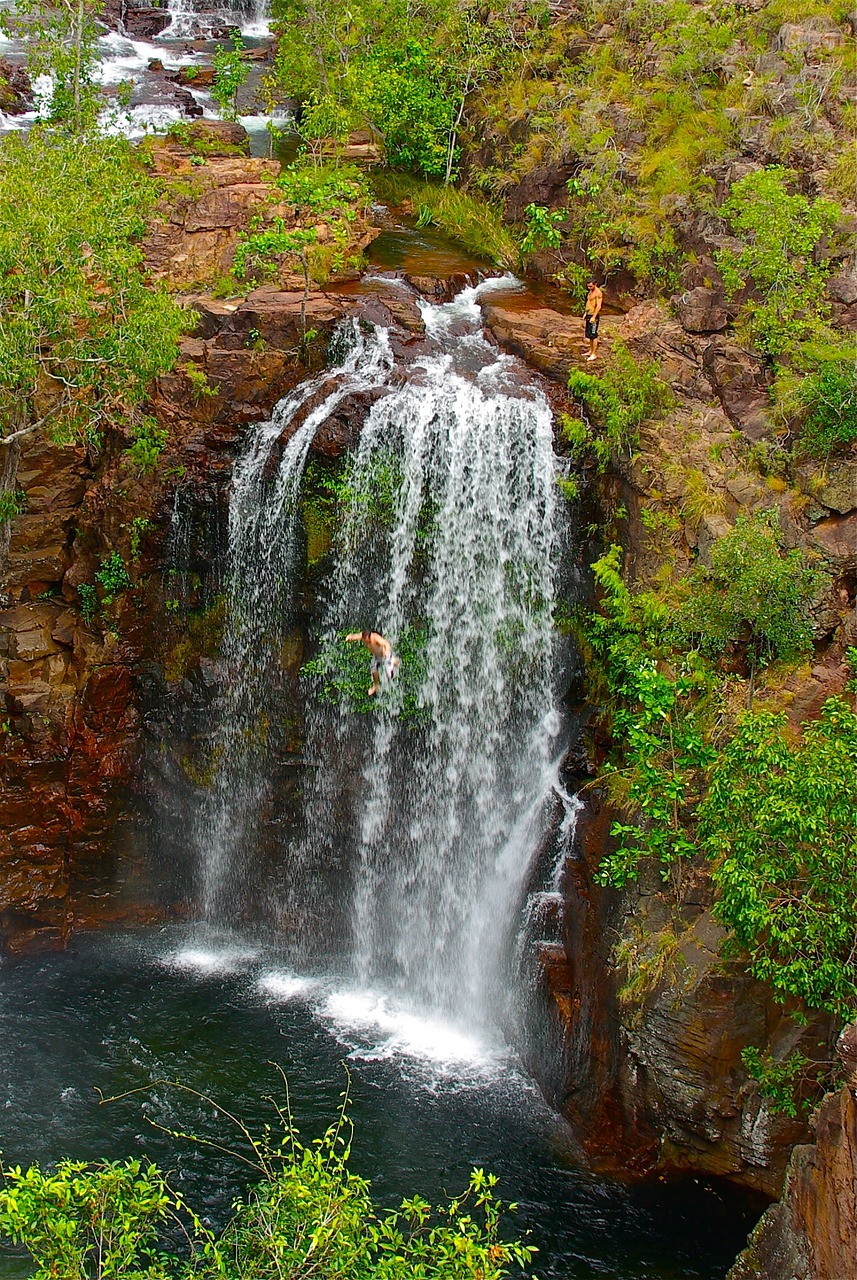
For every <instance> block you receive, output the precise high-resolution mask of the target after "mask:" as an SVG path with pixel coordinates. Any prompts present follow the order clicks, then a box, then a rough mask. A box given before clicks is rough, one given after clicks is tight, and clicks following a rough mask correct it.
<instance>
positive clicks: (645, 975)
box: [611, 925, 686, 1021]
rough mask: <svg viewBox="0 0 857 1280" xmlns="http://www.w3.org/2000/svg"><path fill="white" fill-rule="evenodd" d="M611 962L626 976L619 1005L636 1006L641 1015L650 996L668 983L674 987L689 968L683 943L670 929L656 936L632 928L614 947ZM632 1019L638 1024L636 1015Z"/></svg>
mask: <svg viewBox="0 0 857 1280" xmlns="http://www.w3.org/2000/svg"><path fill="white" fill-rule="evenodd" d="M611 959H612V961H613V963H614V965H615V966H616V968H617V969H619V970H623V971H624V973H625V981H624V982H623V983H622V985H621V987H620V988H619V990H618V991H617V993H616V994H617V997H618V1000H619V1003H620V1005H622V1006H624V1007H625V1008H630V1009H633V1008H634V1007H635V1006H636V1008H637V1010H638V1013H639V1012H641V1011H642V1005H643V1004H644V1003H645V1001H646V1000H647V999H648V997H649V996H651V995H652V994H653V993H654V992H655V991H657V990H658V988H659V987H661V986H662V985H663V984H664V983H667V982H669V983H674V982H675V981H676V979H677V978H678V976H679V972H680V971H681V970H682V969H683V968H685V966H686V961H685V959H684V956H683V955H682V953H681V944H680V942H679V939H678V938H677V937H676V934H675V931H674V929H673V928H672V927H671V926H669V925H668V926H667V927H666V928H665V929H662V930H661V931H660V932H659V933H656V934H654V935H652V934H650V933H647V932H646V931H645V930H643V929H640V928H636V929H635V928H632V929H631V931H630V933H627V934H625V935H624V936H623V937H621V938H620V939H619V941H618V942H617V943H616V945H615V946H614V947H613V950H612V953H611ZM626 1016H627V1015H626ZM631 1019H632V1021H636V1018H635V1017H634V1015H633V1014H631Z"/></svg>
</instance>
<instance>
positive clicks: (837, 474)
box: [813, 462, 857, 516]
mask: <svg viewBox="0 0 857 1280" xmlns="http://www.w3.org/2000/svg"><path fill="white" fill-rule="evenodd" d="M813 496H814V497H815V499H816V501H818V502H820V503H821V504H822V506H824V507H827V508H828V509H829V510H830V511H835V512H837V514H838V515H841V516H846V515H848V512H849V511H853V510H854V509H855V508H857V463H855V462H843V463H841V465H839V466H831V467H828V468H827V471H826V474H825V477H824V486H823V488H820V489H818V490H817V491H816V492H815V494H814V495H813Z"/></svg>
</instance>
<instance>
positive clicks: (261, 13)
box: [163, 0, 268, 40]
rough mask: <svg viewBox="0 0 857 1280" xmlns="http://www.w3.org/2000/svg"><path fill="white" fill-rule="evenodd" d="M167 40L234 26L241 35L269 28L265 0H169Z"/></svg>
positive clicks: (205, 37)
mask: <svg viewBox="0 0 857 1280" xmlns="http://www.w3.org/2000/svg"><path fill="white" fill-rule="evenodd" d="M168 11H169V14H170V25H169V27H167V29H166V31H164V32H163V35H164V37H165V38H166V39H168V40H186V39H199V38H203V39H207V38H209V37H210V36H211V35H212V33H213V32H215V33H220V32H222V31H224V30H231V29H232V28H237V29H238V30H239V31H241V33H242V35H265V34H267V32H268V0H234V2H232V3H231V2H230V0H223V2H222V3H221V2H220V0H169V4H168Z"/></svg>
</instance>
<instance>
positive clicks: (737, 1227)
mask: <svg viewBox="0 0 857 1280" xmlns="http://www.w3.org/2000/svg"><path fill="white" fill-rule="evenodd" d="M0 981H2V987H0V992H2V994H0V1150H2V1153H3V1156H4V1159H5V1160H7V1161H13V1162H16V1163H18V1162H20V1163H26V1162H28V1161H32V1160H41V1161H50V1160H56V1159H58V1158H59V1157H62V1156H71V1157H77V1158H98V1157H120V1156H125V1155H130V1154H134V1153H141V1152H145V1153H146V1154H148V1155H149V1156H151V1157H152V1158H154V1159H155V1160H157V1161H158V1162H160V1163H161V1164H162V1166H163V1167H165V1168H168V1169H171V1170H173V1171H174V1177H173V1181H174V1184H175V1185H176V1186H177V1187H178V1188H180V1189H181V1190H182V1191H183V1193H184V1194H185V1196H186V1197H187V1198H188V1199H189V1200H190V1201H191V1203H193V1204H194V1205H195V1207H196V1208H197V1209H198V1210H200V1211H201V1212H203V1213H204V1214H205V1215H206V1216H208V1217H209V1218H211V1219H212V1220H214V1221H217V1220H222V1219H223V1217H224V1215H225V1214H226V1212H227V1211H228V1206H229V1203H230V1201H231V1199H232V1197H233V1196H234V1194H235V1193H236V1192H237V1191H238V1190H239V1189H240V1188H241V1186H242V1175H241V1173H240V1167H239V1166H238V1165H237V1164H236V1163H235V1162H234V1161H230V1160H229V1159H227V1158H225V1157H223V1158H221V1157H219V1156H217V1155H215V1154H213V1153H212V1152H210V1151H205V1150H203V1149H200V1148H199V1147H195V1146H193V1145H191V1144H186V1143H181V1142H177V1141H175V1140H173V1139H171V1138H169V1137H167V1136H165V1135H164V1134H162V1133H160V1132H158V1130H156V1129H154V1128H153V1127H152V1126H151V1125H150V1124H149V1123H147V1117H148V1118H149V1119H151V1120H154V1121H156V1122H158V1123H161V1124H165V1125H167V1126H170V1127H174V1128H175V1127H185V1128H191V1129H193V1130H194V1131H196V1132H197V1133H201V1134H208V1135H210V1136H212V1137H215V1138H217V1139H218V1140H220V1141H224V1142H226V1143H227V1144H229V1143H230V1142H231V1141H232V1139H233V1135H232V1133H231V1132H230V1130H229V1128H228V1125H226V1123H225V1121H223V1120H222V1119H221V1118H220V1117H218V1116H216V1115H215V1113H214V1112H213V1109H212V1107H211V1106H210V1105H207V1104H204V1103H201V1102H199V1101H197V1100H195V1099H190V1098H188V1097H187V1096H186V1095H182V1094H181V1093H178V1092H175V1091H172V1090H170V1089H169V1088H166V1087H164V1086H163V1085H155V1086H154V1087H153V1088H152V1089H150V1090H148V1091H147V1092H146V1093H144V1094H142V1095H137V1096H135V1097H133V1098H128V1099H124V1100H122V1101H117V1102H110V1103H107V1104H105V1105H100V1104H99V1099H98V1094H97V1092H96V1091H97V1090H100V1091H101V1092H102V1093H103V1094H104V1095H105V1096H110V1095H113V1094H116V1093H121V1092H123V1091H125V1090H128V1089H133V1088H135V1087H137V1086H140V1085H146V1084H148V1083H149V1082H150V1081H153V1080H159V1079H164V1078H169V1079H174V1080H175V1079H177V1080H181V1081H183V1082H184V1083H185V1084H188V1085H191V1086H193V1087H194V1088H197V1089H200V1090H202V1091H204V1092H206V1093H207V1094H209V1095H210V1096H212V1097H214V1098H218V1099H220V1100H222V1102H223V1104H224V1105H227V1106H229V1108H230V1109H231V1110H232V1111H233V1112H234V1113H236V1114H238V1115H240V1116H241V1117H242V1118H243V1119H244V1120H245V1121H248V1122H249V1123H250V1127H251V1128H252V1127H253V1126H254V1125H261V1124H262V1123H263V1122H264V1121H265V1119H267V1118H269V1113H268V1111H267V1109H266V1104H265V1103H264V1102H263V1101H261V1098H262V1095H263V1094H265V1093H270V1092H272V1091H274V1090H275V1089H276V1077H275V1074H274V1071H273V1069H272V1068H271V1066H270V1065H269V1063H270V1062H277V1063H279V1064H280V1065H281V1066H282V1067H283V1068H284V1069H285V1071H286V1072H287V1073H288V1077H289V1081H290V1086H291V1093H292V1104H293V1110H294V1112H295V1114H296V1118H297V1122H298V1125H299V1127H300V1128H301V1130H302V1132H303V1134H304V1135H305V1136H310V1135H313V1134H315V1133H316V1132H320V1131H321V1130H322V1129H323V1128H324V1127H325V1125H326V1124H327V1122H328V1121H329V1120H330V1118H331V1117H332V1116H333V1115H334V1113H335V1110H336V1107H337V1104H338V1100H339V1095H340V1093H341V1091H342V1088H343V1084H344V1078H345V1077H344V1069H343V1065H342V1064H343V1062H344V1061H346V1060H347V1063H348V1069H349V1071H350V1075H351V1099H352V1101H351V1113H352V1116H353V1118H354V1121H355V1124H356V1130H357V1139H356V1142H355V1154H354V1157H353V1159H354V1164H355V1166H356V1167H357V1169H358V1170H359V1172H361V1173H365V1174H367V1175H371V1177H372V1179H373V1182H374V1187H375V1192H376V1196H377V1197H378V1198H379V1199H380V1200H382V1201H384V1202H386V1203H394V1202H395V1201H396V1200H397V1198H398V1197H399V1196H401V1195H402V1194H406V1193H408V1194H410V1193H413V1192H416V1191H419V1192H420V1193H422V1194H423V1195H427V1196H429V1197H436V1196H442V1195H443V1194H444V1193H445V1192H447V1191H448V1192H455V1191H457V1190H459V1189H461V1188H462V1186H463V1184H464V1181H465V1179H466V1175H467V1171H468V1169H469V1168H470V1166H471V1165H474V1164H478V1165H483V1166H485V1167H486V1168H490V1169H492V1170H494V1171H495V1172H497V1173H498V1174H499V1175H500V1177H501V1191H502V1193H503V1194H504V1196H505V1198H506V1199H507V1200H508V1199H516V1200H518V1201H519V1202H520V1205H521V1212H520V1213H519V1214H518V1215H517V1216H516V1226H518V1227H519V1228H526V1227H528V1228H529V1229H530V1230H531V1231H532V1235H533V1240H534V1241H535V1243H536V1244H537V1245H538V1247H539V1249H540V1254H539V1256H538V1259H537V1264H536V1267H535V1270H536V1274H538V1275H539V1276H541V1277H567V1278H569V1280H571V1278H572V1277H573V1278H574V1280H582V1278H584V1277H586V1278H589V1277H610V1278H611V1280H641V1278H642V1277H652V1278H656V1280H690V1278H691V1277H707V1278H709V1280H715V1278H719V1277H722V1276H723V1275H724V1274H725V1272H726V1270H727V1268H728V1266H729V1263H730V1262H731V1260H732V1259H733V1258H734V1256H735V1253H736V1252H737V1251H738V1249H739V1248H740V1247H741V1245H742V1243H743V1240H744V1238H745V1237H746V1234H747V1231H748V1230H749V1228H750V1227H751V1226H752V1224H753V1220H754V1213H753V1211H752V1209H750V1208H749V1207H748V1206H747V1204H746V1202H745V1201H744V1200H743V1199H742V1198H741V1197H739V1196H738V1195H737V1194H735V1193H733V1192H729V1191H727V1190H723V1189H714V1188H712V1187H709V1186H705V1185H702V1184H698V1183H694V1182H692V1181H691V1182H689V1183H685V1184H683V1185H680V1186H670V1185H668V1184H664V1183H655V1184H654V1185H653V1186H650V1187H645V1188H640V1187H637V1188H627V1187H625V1186H622V1185H620V1184H617V1183H615V1182H611V1181H608V1180H605V1179H603V1178H596V1177H593V1176H591V1175H589V1174H587V1173H585V1172H582V1171H581V1169H580V1168H579V1167H578V1164H577V1161H576V1159H575V1154H574V1148H573V1144H572V1142H571V1140H570V1137H569V1134H568V1132H567V1130H566V1128H565V1126H564V1124H563V1123H562V1122H561V1121H560V1120H558V1119H557V1118H556V1117H555V1116H554V1115H552V1113H551V1112H550V1111H549V1110H548V1108H547V1107H546V1106H545V1105H544V1103H543V1102H542V1101H541V1099H540V1098H539V1096H538V1094H537V1093H536V1092H535V1090H534V1089H533V1087H532V1086H531V1085H530V1084H529V1083H528V1082H527V1081H526V1080H525V1079H524V1078H523V1077H522V1076H521V1075H520V1074H519V1073H518V1072H517V1071H516V1069H515V1066H514V1063H513V1062H512V1061H510V1060H509V1058H508V1056H507V1055H506V1054H505V1053H504V1051H503V1050H502V1047H501V1046H497V1045H495V1046H492V1045H488V1044H485V1043H480V1042H478V1041H476V1040H469V1039H468V1037H467V1036H466V1035H463V1034H462V1033H461V1032H460V1031H455V1030H453V1029H451V1028H448V1027H444V1026H442V1025H439V1024H433V1023H431V1022H426V1021H424V1020H422V1019H420V1018H418V1017H416V1016H411V1015H409V1014H407V1013H405V1012H402V1011H401V1010H396V1009H395V1008H393V1007H392V1006H391V1005H389V1004H387V1003H385V1002H384V1000H383V999H382V998H381V997H379V996H378V995H377V994H373V993H366V992H355V991H353V990H349V989H348V986H347V984H346V983H340V982H337V981H336V980H335V979H331V978H329V977H328V978H318V979H312V978H307V977H306V976H300V977H298V976H296V975H295V974H294V973H292V972H291V971H290V970H289V968H288V965H287V964H286V962H285V959H284V957H282V956H281V955H278V954H277V953H276V952H275V951H273V950H270V951H266V950H265V949H264V948H262V947H259V946H257V945H254V944H247V943H245V942H243V941H242V940H241V939H231V940H223V939H220V940H218V941H217V942H212V941H211V940H202V941H200V940H199V939H196V940H193V939H190V938H189V937H188V936H187V935H184V936H183V935H181V934H178V933H176V932H160V933H146V934H134V935H123V936H113V937H105V936H103V935H102V936H98V937H85V938H81V939H79V940H78V941H76V942H75V944H74V945H73V946H72V948H71V949H70V950H69V951H68V952H67V953H65V954H62V955H56V956H49V957H46V958H39V959H30V960H26V961H18V962H6V963H5V964H4V965H3V966H2V968H0ZM24 1274H26V1271H25V1270H22V1268H21V1264H20V1263H19V1262H15V1260H14V1259H13V1258H11V1257H9V1256H8V1255H2V1256H0V1275H3V1276H12V1275H24Z"/></svg>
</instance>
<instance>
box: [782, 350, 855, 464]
mask: <svg viewBox="0 0 857 1280" xmlns="http://www.w3.org/2000/svg"><path fill="white" fill-rule="evenodd" d="M795 399H796V401H797V404H798V406H799V407H800V409H801V410H802V414H801V417H802V421H801V423H800V427H799V429H798V441H797V451H798V452H799V453H801V454H804V455H806V456H808V457H812V458H819V457H826V456H827V455H828V454H830V453H833V452H834V451H836V450H839V449H845V448H848V447H849V446H850V445H852V444H854V443H855V441H857V370H855V365H854V360H853V359H845V360H830V361H827V362H825V363H824V364H822V365H821V366H820V368H819V369H818V371H817V372H816V373H810V374H808V375H807V376H806V377H805V378H804V379H803V380H802V381H801V383H800V385H799V387H798V390H797V393H796V396H795Z"/></svg>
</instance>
